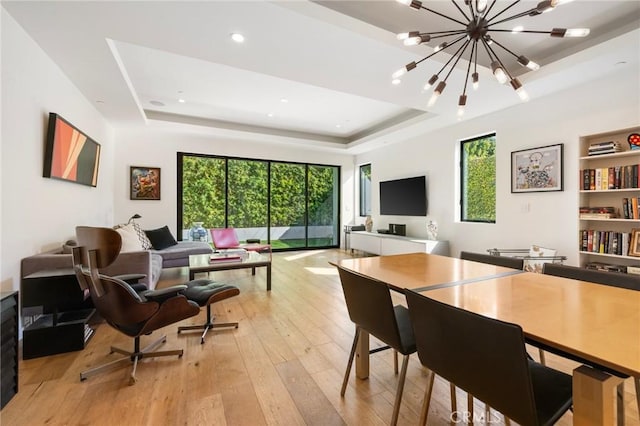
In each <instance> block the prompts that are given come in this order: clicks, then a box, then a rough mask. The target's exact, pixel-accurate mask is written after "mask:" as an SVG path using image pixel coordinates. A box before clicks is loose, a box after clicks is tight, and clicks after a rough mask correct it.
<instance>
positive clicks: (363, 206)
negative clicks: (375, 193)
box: [358, 163, 372, 217]
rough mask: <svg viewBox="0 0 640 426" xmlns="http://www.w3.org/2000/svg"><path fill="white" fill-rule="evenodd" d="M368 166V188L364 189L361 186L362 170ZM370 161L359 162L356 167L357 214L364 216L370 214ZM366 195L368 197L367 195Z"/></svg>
mask: <svg viewBox="0 0 640 426" xmlns="http://www.w3.org/2000/svg"><path fill="white" fill-rule="evenodd" d="M365 167H368V168H369V188H368V190H366V189H365V188H364V187H363V186H364V185H363V178H362V177H363V170H364V168H365ZM371 169H372V167H371V163H365V164H361V165H360V166H359V167H358V215H359V216H360V217H366V216H370V215H371V187H372V185H371ZM367 196H368V197H367ZM367 198H368V199H367ZM367 201H368V202H369V206H368V207H369V211H366V210H367Z"/></svg>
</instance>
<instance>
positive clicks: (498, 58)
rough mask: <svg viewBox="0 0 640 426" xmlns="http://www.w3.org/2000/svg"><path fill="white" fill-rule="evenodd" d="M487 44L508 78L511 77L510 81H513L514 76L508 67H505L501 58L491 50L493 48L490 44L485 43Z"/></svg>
mask: <svg viewBox="0 0 640 426" xmlns="http://www.w3.org/2000/svg"><path fill="white" fill-rule="evenodd" d="M483 41H484V40H483ZM494 43H495V40H494ZM485 44H486V47H487V49H489V50H490V51H491V53H493V56H494V57H495V58H496V60H497V61H498V63H499V64H500V66H501V67H502V70H503V71H504V72H505V73H506V74H507V76H509V80H513V76H512V75H511V73H510V72H509V70H508V69H507V67H505V66H504V64H503V63H502V60H501V59H500V57H499V56H498V55H497V54H496V52H495V51H494V50H493V49H492V48H491V46H490V45H489V44H488V43H486V42H485Z"/></svg>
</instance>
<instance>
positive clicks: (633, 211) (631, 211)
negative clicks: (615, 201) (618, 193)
mask: <svg viewBox="0 0 640 426" xmlns="http://www.w3.org/2000/svg"><path fill="white" fill-rule="evenodd" d="M639 205H640V197H631V198H626V197H625V198H623V199H622V210H621V215H622V217H623V218H625V219H640V209H639V207H638V206H639Z"/></svg>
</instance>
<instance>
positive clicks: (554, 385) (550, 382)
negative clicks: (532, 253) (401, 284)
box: [405, 289, 572, 426]
mask: <svg viewBox="0 0 640 426" xmlns="http://www.w3.org/2000/svg"><path fill="white" fill-rule="evenodd" d="M405 295H406V297H407V303H408V306H409V316H410V317H411V322H412V324H413V329H414V336H415V339H416V348H417V351H418V358H419V359H420V362H421V363H422V364H423V365H424V366H425V367H426V368H428V369H430V370H431V371H432V375H433V374H437V375H439V376H441V377H443V378H444V379H446V380H449V381H450V382H452V383H455V384H456V386H458V387H460V388H461V389H463V390H465V391H467V392H468V393H471V394H473V395H474V396H475V397H476V398H478V399H480V400H482V401H484V402H485V403H487V404H489V405H490V406H491V407H492V408H494V409H496V410H498V411H499V412H501V413H502V414H503V415H504V416H505V417H507V418H509V419H511V420H514V421H516V422H517V423H519V424H521V425H523V426H529V425H535V426H537V425H545V426H546V425H552V424H554V423H555V422H556V421H557V420H558V419H560V417H562V416H563V415H564V413H565V412H566V411H567V410H569V408H570V407H571V404H572V382H571V376H570V375H568V374H565V373H562V372H560V371H557V370H554V369H551V368H549V367H546V366H544V365H542V364H539V363H537V362H535V361H534V360H532V359H531V358H529V357H528V356H527V352H526V348H525V341H524V334H523V332H522V328H521V327H520V326H519V325H517V324H511V323H507V322H504V321H500V320H496V319H493V318H488V317H484V316H482V315H478V314H475V313H473V312H469V311H465V310H463V309H460V308H457V307H454V306H450V305H447V304H445V303H441V302H438V301H436V300H433V299H429V298H427V297H425V296H423V295H421V294H419V293H416V292H414V291H411V290H408V289H406V290H405ZM432 383H433V380H431V381H430V385H429V386H428V387H427V390H426V392H425V397H424V402H423V405H422V411H421V415H420V422H421V424H423V425H424V424H426V421H427V415H428V411H429V401H430V399H431V384H432Z"/></svg>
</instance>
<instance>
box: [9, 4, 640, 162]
mask: <svg viewBox="0 0 640 426" xmlns="http://www.w3.org/2000/svg"><path fill="white" fill-rule="evenodd" d="M424 3H425V4H427V3H428V4H427V5H428V6H429V7H432V8H433V9H435V10H437V11H440V12H442V13H446V14H448V15H451V16H456V17H457V16H460V15H459V11H456V10H455V9H454V8H453V6H452V4H451V2H450V1H448V0H447V1H444V0H430V1H425V2H424ZM460 3H461V4H462V3H463V2H460ZM536 3H537V2H535V1H534V2H532V1H529V0H523V1H522V2H520V3H519V4H518V5H516V6H515V7H514V8H513V9H510V10H513V11H523V10H527V9H529V8H531V7H533V6H535V4H536ZM509 4H511V2H505V1H498V4H497V5H496V6H495V9H494V10H495V11H499V10H501V8H504V7H505V6H507V5H509ZM2 5H3V7H4V8H5V9H6V10H7V11H8V12H9V13H10V14H11V15H12V17H13V18H14V19H15V20H16V21H17V22H18V23H19V24H20V25H21V26H22V27H23V28H24V29H25V30H26V31H27V32H28V33H29V34H30V35H31V37H33V38H34V40H35V41H36V42H37V43H38V44H39V45H40V46H41V47H42V48H43V50H44V51H45V52H46V53H47V54H48V55H49V56H50V57H51V58H52V59H53V60H54V61H55V62H56V63H57V64H58V65H59V66H60V68H61V69H62V70H63V71H64V72H65V73H66V74H67V75H68V76H69V78H70V79H71V80H72V81H74V83H75V84H76V85H77V87H78V88H79V89H80V90H81V91H82V92H83V93H84V94H85V96H86V97H87V98H88V99H89V100H91V101H93V102H95V105H96V108H97V109H98V110H99V111H101V113H102V114H103V115H104V116H105V118H106V119H107V120H108V121H109V122H111V123H112V124H113V125H114V126H128V125H140V124H145V123H146V125H171V126H179V127H180V128H183V129H184V130H185V131H188V130H189V129H197V130H198V131H203V129H204V130H206V131H209V132H212V133H216V132H217V133H219V134H225V135H236V136H237V135H242V137H244V138H254V139H256V140H264V141H272V140H279V141H283V140H284V141H288V142H291V143H302V144H305V145H306V146H315V147H324V148H328V149H336V150H340V151H348V152H352V153H357V152H362V151H363V150H366V149H370V148H372V147H375V146H376V143H379V142H380V140H381V139H385V138H387V139H388V138H391V137H392V135H393V134H394V133H395V134H396V136H397V135H399V134H402V132H403V131H405V132H406V131H407V129H410V128H412V127H413V128H418V127H422V128H424V127H425V125H427V126H428V125H433V126H442V125H446V124H450V123H454V122H455V121H456V105H457V101H458V96H459V95H460V94H461V92H462V86H463V85H464V78H465V72H466V63H463V61H460V63H459V64H458V66H457V67H456V69H455V70H454V71H453V72H452V74H451V76H450V78H449V79H448V80H447V90H446V91H445V92H443V95H442V96H441V99H440V100H439V101H438V103H437V104H436V105H435V106H434V107H432V108H430V109H428V108H427V106H426V105H427V100H428V99H429V97H430V93H424V92H423V91H422V86H423V85H424V83H425V81H426V80H427V79H428V78H429V76H431V75H432V74H434V73H435V72H437V70H438V69H440V68H441V67H442V65H443V64H444V62H446V61H447V60H448V59H449V57H450V56H448V55H449V53H447V52H441V53H439V54H438V55H435V56H434V57H433V58H432V59H430V60H427V61H425V62H424V63H423V64H421V65H420V66H419V67H418V68H417V69H416V70H414V71H412V72H411V73H409V74H408V75H407V76H405V78H404V79H403V82H402V84H400V85H398V86H394V85H392V84H391V78H390V76H391V73H392V72H393V71H395V70H396V69H398V68H400V67H402V66H403V65H405V64H406V63H408V62H410V61H413V60H418V59H420V58H422V57H424V56H426V55H428V54H429V53H431V52H433V47H434V46H435V45H436V44H437V43H435V42H433V43H430V45H431V46H425V45H423V46H417V47H412V48H407V47H404V46H403V45H402V43H400V42H398V41H397V40H396V39H395V33H396V32H400V31H408V30H422V31H437V30H440V29H450V28H455V25H457V24H455V23H454V25H453V26H452V25H449V23H448V22H447V20H445V19H442V18H439V17H438V16H436V15H433V14H427V13H425V12H423V11H415V10H413V9H410V8H408V7H406V6H403V5H401V4H398V3H396V2H395V1H328V2H324V1H323V2H309V1H198V2H186V1H174V2H168V1H144V2H118V1H110V2H92V1H86V2H82V1H78V2H58V1H44V2H35V1H3V2H2ZM456 14H458V15H456ZM505 16H508V15H506V14H505ZM518 23H522V25H525V26H526V28H528V29H536V30H550V29H551V28H553V27H569V28H571V27H589V28H591V35H590V36H589V37H587V38H586V39H556V38H553V39H552V38H550V37H548V36H543V35H533V34H520V35H512V34H509V33H503V34H499V35H498V36H495V38H496V39H497V40H500V42H501V43H503V44H505V46H507V47H508V48H509V49H511V50H512V51H514V52H517V53H518V54H525V55H526V56H528V57H529V58H531V59H533V60H535V61H536V62H538V63H540V64H541V65H543V67H542V68H541V69H540V70H539V71H537V72H535V73H534V72H528V73H525V74H522V75H520V74H521V73H522V69H521V68H520V67H519V66H517V65H516V66H513V68H512V65H511V64H512V61H511V59H512V58H511V55H509V54H508V53H506V52H503V51H500V50H499V49H497V51H498V53H499V54H500V57H501V58H502V59H503V60H505V61H509V62H508V64H507V66H508V67H509V68H510V69H512V70H513V72H514V74H516V73H517V74H518V75H519V79H520V80H521V81H522V82H523V83H524V84H525V86H526V88H527V91H528V92H529V94H530V96H531V98H537V97H542V96H544V95H546V94H549V93H552V92H554V91H556V90H559V89H561V88H564V87H567V86H568V85H572V84H579V83H581V82H584V81H588V80H589V79H592V78H596V77H598V76H601V75H603V74H604V73H607V72H611V70H612V69H613V68H614V66H615V65H616V64H617V63H619V62H626V64H623V65H622V66H635V67H637V66H638V62H639V60H640V29H639V28H640V2H639V1H637V0H625V1H614V0H604V1H591V0H577V1H575V2H573V3H569V4H565V5H562V6H560V7H558V8H557V9H556V10H554V11H553V12H551V13H545V14H542V15H540V16H537V17H534V18H529V17H528V18H526V19H524V20H523V21H513V22H512V23H509V24H505V25H507V26H506V27H504V28H511V27H512V26H514V25H516V24H518ZM427 28H428V30H427ZM500 28H503V27H500ZM234 32H239V33H242V34H243V35H244V36H245V38H246V40H245V42H244V43H242V44H238V43H235V42H233V41H232V40H231V39H230V34H231V33H234ZM483 61H485V60H484V59H483V58H482V55H481V56H480V58H479V62H481V63H483ZM619 66H620V65H619ZM478 72H479V73H480V81H481V88H480V89H479V90H478V92H471V91H469V92H468V95H469V99H468V101H467V110H468V111H467V113H466V114H465V117H474V116H479V115H482V114H486V113H488V112H492V111H495V110H499V109H501V108H505V107H508V106H509V105H512V104H514V103H518V102H519V100H518V97H517V96H516V95H515V94H514V92H513V90H512V89H511V87H508V85H507V87H505V86H501V85H499V84H498V83H496V82H495V80H494V79H493V77H492V76H491V74H490V72H489V70H487V69H486V68H485V67H480V69H479V70H478ZM179 99H184V101H185V102H183V103H181V102H179V101H178V100H179ZM283 99H286V100H287V102H286V103H285V102H283V101H282V100H283ZM168 123H171V124H168Z"/></svg>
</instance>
